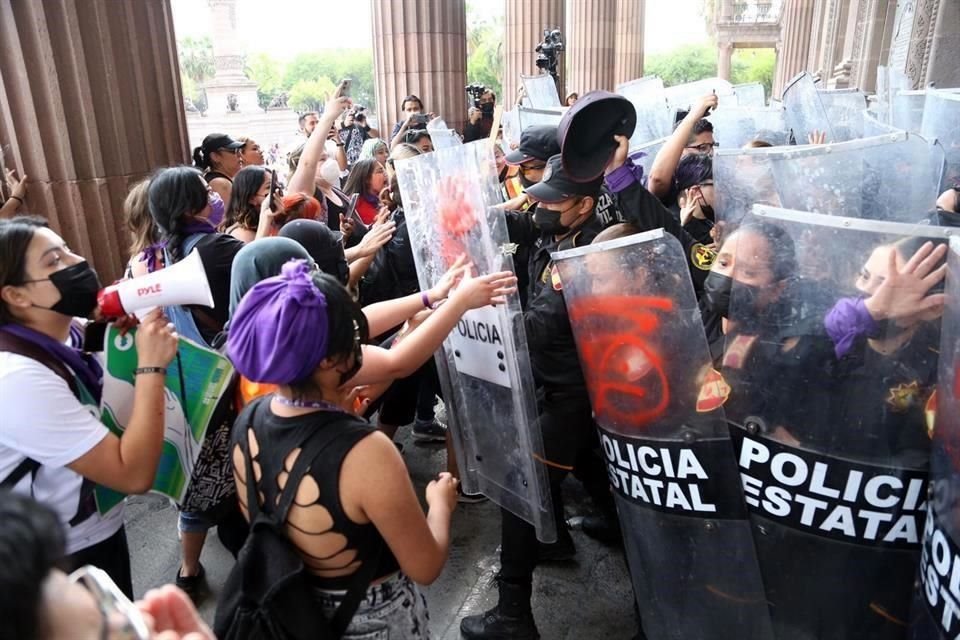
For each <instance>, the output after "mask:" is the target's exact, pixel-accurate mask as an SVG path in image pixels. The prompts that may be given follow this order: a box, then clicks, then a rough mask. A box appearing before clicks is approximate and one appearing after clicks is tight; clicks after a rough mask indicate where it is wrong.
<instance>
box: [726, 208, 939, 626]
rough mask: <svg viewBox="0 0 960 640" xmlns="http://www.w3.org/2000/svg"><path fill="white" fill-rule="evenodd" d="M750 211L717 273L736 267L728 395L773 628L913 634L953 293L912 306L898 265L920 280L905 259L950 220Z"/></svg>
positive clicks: (926, 290)
mask: <svg viewBox="0 0 960 640" xmlns="http://www.w3.org/2000/svg"><path fill="white" fill-rule="evenodd" d="M754 211H755V212H754V214H752V215H750V216H748V217H747V218H746V219H745V220H744V221H743V224H742V225H741V226H740V227H739V229H737V231H736V232H734V233H732V234H728V235H726V237H725V239H724V241H723V244H722V246H721V247H720V249H719V257H718V262H717V263H715V266H714V271H718V270H719V271H720V273H721V274H723V275H727V276H730V277H732V281H731V282H732V288H731V289H730V294H729V301H730V302H729V311H728V312H727V318H728V323H727V326H726V327H725V329H724V331H725V336H724V338H725V344H724V351H723V355H722V363H721V373H722V376H723V379H724V381H725V383H726V384H727V385H729V388H730V396H729V398H728V400H727V402H726V403H725V405H724V409H725V411H726V416H727V419H728V420H729V422H730V425H731V434H732V438H733V441H734V447H735V449H736V455H737V461H738V465H739V468H740V474H741V479H742V483H743V490H744V498H745V501H746V504H747V509H748V511H749V512H750V518H751V521H752V523H753V533H754V536H753V538H754V541H755V544H756V548H757V556H758V559H759V562H760V567H761V572H762V576H763V582H764V586H765V588H766V594H767V600H768V602H769V605H770V615H771V618H772V621H773V625H774V634H773V636H772V637H773V638H775V639H776V640H794V639H797V640H799V639H804V640H806V639H809V638H818V639H821V640H850V639H863V640H866V639H868V638H869V639H870V640H895V639H896V640H902V639H903V638H904V633H905V628H906V625H907V623H908V621H909V614H910V606H911V601H912V593H913V587H914V579H915V576H916V572H917V568H918V565H919V559H920V542H921V535H922V532H923V520H924V515H925V512H926V504H925V501H926V496H927V470H928V461H929V455H930V439H929V436H928V431H927V426H926V420H925V407H926V405H927V402H928V400H929V397H930V394H931V393H932V392H933V390H934V387H935V384H936V376H937V362H938V351H939V345H940V316H941V314H942V307H940V306H939V305H938V298H937V296H938V288H939V286H940V285H939V284H937V283H936V282H935V281H934V280H935V279H932V280H930V281H927V282H925V283H924V282H921V283H920V285H919V286H914V287H913V288H912V289H910V290H911V291H912V292H913V294H911V295H914V294H915V298H911V299H912V300H913V303H912V304H906V305H905V304H902V303H900V302H897V300H898V298H901V297H902V296H904V295H908V292H907V291H906V290H905V288H904V287H905V284H904V283H905V282H906V280H910V278H909V277H908V278H906V280H901V279H899V277H898V276H897V273H895V272H894V270H896V271H897V272H901V271H902V272H905V273H912V274H914V275H917V277H918V278H919V276H920V275H923V274H918V272H916V271H914V270H913V268H912V267H909V266H908V262H910V261H913V262H914V263H919V262H920V261H922V259H923V257H924V256H925V255H926V253H925V252H927V251H930V250H931V249H932V248H931V246H925V243H926V242H928V241H929V242H931V243H940V244H943V243H944V241H945V238H946V236H947V233H946V232H945V231H944V229H942V228H939V227H931V226H925V225H905V224H898V223H889V222H877V221H873V220H857V219H853V218H838V217H833V216H824V215H820V214H815V213H806V212H798V211H788V210H782V209H771V208H768V207H762V206H758V207H756V208H755V210H754ZM940 262H941V263H942V258H941V260H940ZM718 265H720V266H719V267H718ZM891 265H893V266H892V267H891ZM924 268H925V269H929V272H931V273H932V272H934V270H935V269H936V268H937V262H936V261H935V260H933V259H931V261H930V262H929V263H927V265H926V267H924ZM724 272H725V273H724ZM923 273H924V274H925V273H927V271H926V270H925V271H924V272H923ZM907 286H909V285H907Z"/></svg>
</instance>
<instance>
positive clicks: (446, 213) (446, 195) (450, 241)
mask: <svg viewBox="0 0 960 640" xmlns="http://www.w3.org/2000/svg"><path fill="white" fill-rule="evenodd" d="M470 189H471V185H470V184H469V183H468V181H467V180H466V179H464V178H463V177H461V176H447V177H444V178H441V179H440V181H439V182H438V183H437V187H436V198H437V232H438V235H439V236H440V255H441V256H442V257H443V259H444V261H445V263H446V264H447V265H448V266H449V265H451V264H453V263H454V262H455V261H456V259H457V258H458V257H459V256H460V255H461V254H464V253H466V252H467V251H466V236H467V235H469V234H470V232H472V231H473V230H474V229H475V228H476V227H477V225H478V224H479V222H480V215H479V213H478V212H477V211H476V208H475V207H474V205H473V202H472V199H471V198H470V197H469V195H470V194H469V190H470Z"/></svg>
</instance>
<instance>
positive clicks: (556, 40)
mask: <svg viewBox="0 0 960 640" xmlns="http://www.w3.org/2000/svg"><path fill="white" fill-rule="evenodd" d="M534 51H535V52H536V54H537V59H536V64H537V68H538V69H541V70H542V71H545V72H547V73H549V74H550V75H551V76H553V78H554V79H555V80H556V79H557V64H559V62H560V52H561V51H563V34H561V33H560V29H553V30H550V29H544V30H543V42H541V43H540V44H538V45H537V47H536V49H534Z"/></svg>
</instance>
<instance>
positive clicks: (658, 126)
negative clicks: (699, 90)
mask: <svg viewBox="0 0 960 640" xmlns="http://www.w3.org/2000/svg"><path fill="white" fill-rule="evenodd" d="M617 93H619V94H620V95H622V96H623V97H624V98H626V99H627V100H629V101H630V102H631V103H632V104H633V107H634V108H635V109H636V110H637V127H636V128H635V129H634V130H633V135H632V136H631V137H630V148H631V149H634V148H636V147H639V146H640V145H642V144H645V143H647V142H651V141H653V140H659V139H660V138H665V137H667V136H669V135H670V133H671V132H672V131H673V119H672V114H673V112H672V111H669V110H668V109H667V97H666V94H665V93H664V88H663V80H661V79H660V78H658V77H657V76H649V77H646V78H638V79H637V80H631V81H630V82H627V83H624V84H620V85H617Z"/></svg>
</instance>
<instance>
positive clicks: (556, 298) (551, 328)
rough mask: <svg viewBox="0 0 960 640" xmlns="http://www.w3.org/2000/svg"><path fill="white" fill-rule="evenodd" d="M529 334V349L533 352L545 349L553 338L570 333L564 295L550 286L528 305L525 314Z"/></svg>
mask: <svg viewBox="0 0 960 640" xmlns="http://www.w3.org/2000/svg"><path fill="white" fill-rule="evenodd" d="M523 324H524V328H525V329H526V332H527V347H528V348H529V349H530V350H531V351H534V350H539V349H545V348H547V346H548V345H549V344H550V339H551V337H553V336H556V335H559V334H561V333H563V332H567V333H569V332H570V320H569V319H568V317H567V307H566V305H565V304H564V302H563V293H562V292H561V291H556V290H554V289H553V288H552V287H550V286H542V287H540V288H539V290H538V291H537V292H536V293H535V295H534V297H533V299H531V300H530V301H529V302H528V304H527V310H526V311H525V312H524V314H523Z"/></svg>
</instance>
